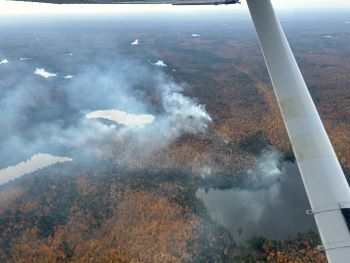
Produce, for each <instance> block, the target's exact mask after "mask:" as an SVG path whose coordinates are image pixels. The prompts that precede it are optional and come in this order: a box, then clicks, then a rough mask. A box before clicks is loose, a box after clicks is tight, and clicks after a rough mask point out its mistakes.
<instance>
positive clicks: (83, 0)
mask: <svg viewBox="0 0 350 263" xmlns="http://www.w3.org/2000/svg"><path fill="white" fill-rule="evenodd" d="M15 1H17V0H15ZM21 1H26V2H40V3H52V4H170V5H230V4H237V3H240V1H239V0H21Z"/></svg>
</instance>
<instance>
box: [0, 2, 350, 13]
mask: <svg viewBox="0 0 350 263" xmlns="http://www.w3.org/2000/svg"><path fill="white" fill-rule="evenodd" d="M272 3H273V4H274V6H275V7H276V8H280V9H310V8H318V9H319V8H322V9H327V8H341V9H344V8H350V0H272ZM245 8H246V3H245V0H242V4H241V5H232V6H210V7H208V6H206V7H197V6H196V7H188V6H185V7H174V6H169V5H157V6H154V5H151V6H147V5H146V6H144V5H141V6H140V5H132V6H131V5H118V6H116V5H85V6H83V7H82V6H81V5H52V4H40V3H29V2H27V3H25V2H11V1H6V0H0V14H1V15H4V14H8V15H11V14H18V15H19V14H35V13H40V14H50V13H105V12H109V13H110V12H123V13H130V12H148V11H149V12H151V11H152V12H165V11H171V12H186V11H190V12H192V11H197V10H213V9H214V10H221V9H226V10H227V9H245Z"/></svg>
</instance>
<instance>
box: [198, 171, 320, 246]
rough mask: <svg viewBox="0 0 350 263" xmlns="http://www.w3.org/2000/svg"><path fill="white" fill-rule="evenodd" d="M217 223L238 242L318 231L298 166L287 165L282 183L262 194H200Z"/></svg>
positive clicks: (201, 190) (256, 192)
mask: <svg viewBox="0 0 350 263" xmlns="http://www.w3.org/2000/svg"><path fill="white" fill-rule="evenodd" d="M196 194H197V197H199V198H200V199H201V200H203V202H204V203H205V205H206V207H207V209H208V212H209V214H210V216H211V217H212V219H213V220H215V221H217V222H218V223H220V224H222V225H224V226H225V227H227V228H228V229H229V230H230V231H231V233H232V234H233V236H234V238H235V239H236V240H237V241H244V240H246V239H248V238H250V237H252V236H259V235H262V236H265V237H268V238H277V239H282V238H286V237H288V236H289V235H293V234H296V233H298V232H306V231H309V230H311V229H316V226H315V223H314V219H313V217H312V216H308V215H306V213H305V210H306V209H308V208H309V203H308V200H307V196H306V193H305V190H304V186H303V184H302V180H301V177H300V174H299V171H298V168H297V166H296V165H293V164H285V165H284V166H283V170H282V175H281V179H280V180H279V181H278V182H277V183H274V184H273V185H271V186H270V187H268V188H261V189H258V190H256V189H255V190H247V189H231V190H216V189H210V190H209V191H208V192H206V191H205V190H203V189H199V190H198V191H197V193H196Z"/></svg>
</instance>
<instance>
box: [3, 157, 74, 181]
mask: <svg viewBox="0 0 350 263" xmlns="http://www.w3.org/2000/svg"><path fill="white" fill-rule="evenodd" d="M70 161H72V159H71V158H68V157H59V156H54V155H51V154H43V153H38V154H35V155H33V156H32V157H30V158H29V159H28V160H26V161H24V162H20V163H18V164H16V165H14V166H9V167H7V168H5V169H2V170H0V185H1V184H4V183H7V182H8V181H10V180H13V179H16V178H18V177H21V176H22V175H25V174H29V173H32V172H35V171H36V170H39V169H42V168H45V167H47V166H50V165H53V164H56V163H63V162H70Z"/></svg>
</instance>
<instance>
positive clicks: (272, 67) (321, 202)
mask: <svg viewBox="0 0 350 263" xmlns="http://www.w3.org/2000/svg"><path fill="white" fill-rule="evenodd" d="M247 3H248V7H249V11H250V14H251V16H252V19H253V22H254V25H255V29H256V32H257V35H258V38H259V41H260V46H261V49H262V52H263V55H264V58H265V62H266V65H267V68H268V71H269V74H270V78H271V81H272V85H273V88H274V92H275V95H276V97H277V101H278V104H279V107H280V110H281V113H282V116H283V120H284V123H285V126H286V128H287V132H288V136H289V138H290V141H291V143H292V147H293V151H294V154H295V157H296V160H297V164H298V167H299V170H300V173H301V176H302V179H303V183H304V186H305V189H306V193H307V196H308V198H309V202H310V205H311V211H312V212H310V213H311V214H313V215H314V218H315V221H316V225H317V228H318V230H319V233H320V236H321V239H322V243H323V245H321V247H322V248H323V249H324V250H325V252H326V255H327V259H328V261H329V262H336V263H339V262H344V263H345V262H349V259H350V246H349V244H350V232H349V229H348V226H347V220H348V219H347V218H345V216H344V215H343V214H346V213H342V212H345V211H344V209H347V208H342V207H341V206H340V205H339V204H348V203H350V189H349V185H348V183H347V181H346V178H345V176H344V173H343V170H342V168H341V167H340V164H339V161H338V159H337V156H336V154H335V152H334V150H333V147H332V145H331V142H330V140H329V138H328V135H327V133H326V131H325V129H324V127H323V124H322V121H321V119H320V117H319V115H318V112H317V110H316V107H315V105H314V103H313V100H312V98H311V96H310V94H309V91H308V89H307V87H306V84H305V81H304V79H303V76H302V75H301V72H300V69H299V67H298V65H297V62H296V60H295V58H294V55H293V53H292V51H291V49H290V46H289V44H288V41H287V39H286V37H285V35H284V32H283V29H282V27H281V25H280V23H279V21H278V19H277V17H276V14H275V12H274V10H273V7H272V4H271V2H270V0H247ZM320 208H322V209H321V211H320ZM327 208H328V209H327ZM330 208H331V209H330Z"/></svg>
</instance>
